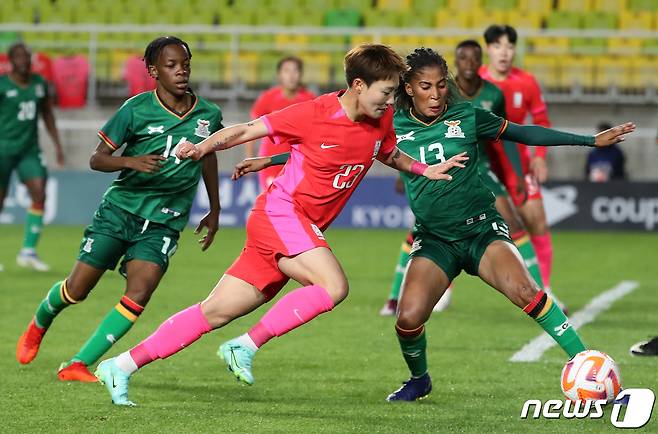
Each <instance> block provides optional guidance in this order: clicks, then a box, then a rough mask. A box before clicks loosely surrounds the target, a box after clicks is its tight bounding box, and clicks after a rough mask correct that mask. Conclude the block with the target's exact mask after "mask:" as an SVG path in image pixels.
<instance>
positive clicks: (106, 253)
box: [78, 200, 180, 274]
mask: <svg viewBox="0 0 658 434" xmlns="http://www.w3.org/2000/svg"><path fill="white" fill-rule="evenodd" d="M179 236H180V232H178V231H176V230H174V229H171V228H170V227H168V226H165V225H163V224H160V223H155V222H151V221H148V220H145V219H143V218H142V217H139V216H136V215H134V214H131V213H129V212H128V211H126V210H124V209H123V208H120V207H118V206H116V205H114V204H111V203H110V202H107V201H105V200H103V202H101V205H100V207H98V210H96V213H95V214H94V220H93V221H92V222H91V225H89V226H87V228H86V229H85V234H84V237H83V238H82V242H81V243H80V254H79V255H78V260H79V261H82V262H84V263H85V264H88V265H91V266H92V267H96V268H101V269H109V270H114V268H115V267H116V266H117V263H118V262H119V259H121V257H123V261H122V263H121V268H122V269H123V270H125V264H126V263H127V262H129V261H131V260H133V259H139V260H142V261H148V262H153V263H155V264H158V265H159V266H160V267H161V268H162V270H163V272H166V271H167V267H168V266H169V258H171V256H172V255H173V254H174V252H175V251H176V247H177V246H178V237H179ZM122 274H125V273H123V272H122Z"/></svg>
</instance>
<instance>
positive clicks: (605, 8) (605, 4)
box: [592, 0, 626, 14]
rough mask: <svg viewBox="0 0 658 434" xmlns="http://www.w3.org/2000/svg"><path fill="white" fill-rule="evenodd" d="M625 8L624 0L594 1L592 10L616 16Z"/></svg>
mask: <svg viewBox="0 0 658 434" xmlns="http://www.w3.org/2000/svg"><path fill="white" fill-rule="evenodd" d="M625 8H626V0H594V5H593V7H592V9H594V10H596V11H601V12H612V13H615V14H618V13H619V12H621V11H623V10H624V9H625Z"/></svg>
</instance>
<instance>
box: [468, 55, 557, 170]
mask: <svg viewBox="0 0 658 434" xmlns="http://www.w3.org/2000/svg"><path fill="white" fill-rule="evenodd" d="M478 72H479V74H480V77H482V78H484V79H485V80H489V81H490V82H492V83H493V84H495V85H496V86H498V87H499V88H500V90H502V91H503V95H504V96H505V112H506V116H507V119H508V120H510V121H512V122H514V123H516V124H525V120H526V118H527V116H528V114H530V115H531V116H532V123H533V124H535V125H541V126H542V127H550V126H551V123H550V121H549V120H548V111H547V109H546V103H545V102H544V98H543V96H542V93H541V89H540V87H539V84H538V83H537V80H535V77H534V76H533V75H532V74H530V73H529V72H526V71H524V70H522V69H519V68H516V67H512V70H511V71H510V73H509V75H508V76H507V78H506V79H505V80H502V81H498V80H495V79H494V78H493V77H492V76H491V73H490V72H489V69H488V68H487V66H486V65H482V66H481V67H480V70H479V71H478ZM534 148H535V155H537V156H541V157H546V148H545V147H543V146H539V147H534ZM524 151H525V153H526V154H528V153H529V151H528V148H527V147H525V148H524Z"/></svg>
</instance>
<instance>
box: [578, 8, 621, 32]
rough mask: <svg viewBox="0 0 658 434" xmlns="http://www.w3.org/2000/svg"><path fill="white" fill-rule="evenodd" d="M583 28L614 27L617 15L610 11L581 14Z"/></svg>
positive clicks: (611, 28)
mask: <svg viewBox="0 0 658 434" xmlns="http://www.w3.org/2000/svg"><path fill="white" fill-rule="evenodd" d="M582 23H583V28H584V29H610V30H613V29H616V28H617V16H616V15H615V14H613V13H610V12H601V11H593V12H588V13H587V14H584V15H583V18H582Z"/></svg>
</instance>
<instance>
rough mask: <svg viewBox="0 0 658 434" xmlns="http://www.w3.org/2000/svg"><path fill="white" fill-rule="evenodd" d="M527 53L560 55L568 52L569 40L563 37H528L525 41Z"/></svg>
mask: <svg viewBox="0 0 658 434" xmlns="http://www.w3.org/2000/svg"><path fill="white" fill-rule="evenodd" d="M526 44H527V47H528V52H529V53H531V54H537V55H541V54H548V55H562V54H568V53H569V50H570V46H569V38H565V37H554V36H553V37H546V36H539V37H529V38H527V39H526Z"/></svg>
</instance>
